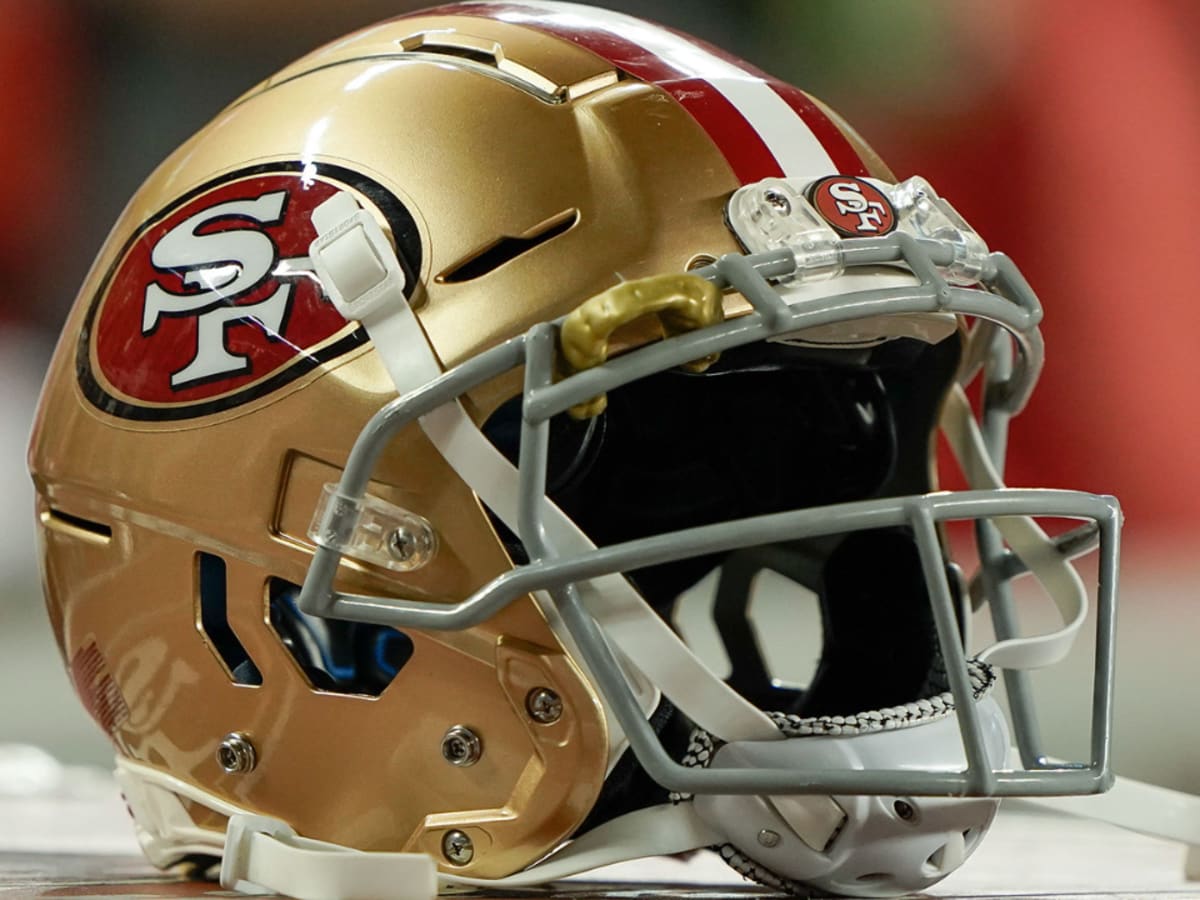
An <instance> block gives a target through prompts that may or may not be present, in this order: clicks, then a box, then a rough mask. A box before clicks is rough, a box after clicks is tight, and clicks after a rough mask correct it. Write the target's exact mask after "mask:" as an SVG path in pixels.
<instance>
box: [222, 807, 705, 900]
mask: <svg viewBox="0 0 1200 900" xmlns="http://www.w3.org/2000/svg"><path fill="white" fill-rule="evenodd" d="M723 839H724V836H723V835H722V834H721V833H720V832H717V831H715V830H713V829H712V828H710V827H709V826H708V825H706V824H704V822H703V821H702V820H701V819H700V818H699V816H697V815H696V814H695V811H694V809H693V808H692V805H691V804H690V803H680V804H678V805H670V804H668V805H664V806H652V807H649V808H648V809H642V810H639V811H637V812H634V813H629V814H628V815H624V816H621V817H620V818H618V819H613V820H612V821H610V822H607V823H606V824H604V825H601V826H600V827H598V828H595V829H593V830H592V831H589V832H588V833H587V834H586V835H584V836H583V837H581V838H579V839H578V840H575V841H572V842H571V843H569V844H567V845H565V846H564V847H563V848H561V849H560V850H558V851H556V852H555V853H552V854H551V855H550V856H548V857H547V858H546V859H544V860H542V861H541V862H540V863H538V864H537V865H535V866H532V867H530V868H529V869H526V870H525V871H523V872H518V873H517V874H515V875H510V876H508V877H507V878H493V879H482V878H462V877H458V876H455V875H448V874H444V873H443V874H439V873H438V871H437V867H436V866H435V865H434V862H433V858H432V857H431V856H429V855H428V854H425V853H380V852H375V853H365V852H362V851H359V850H352V849H350V848H348V847H342V846H340V845H338V844H328V843H325V842H324V841H314V840H310V839H308V838H303V837H300V836H298V835H297V834H296V833H295V831H293V830H292V829H291V828H290V827H288V826H287V825H286V824H284V823H283V822H280V821H279V820H277V819H268V818H263V817H261V816H248V815H235V816H233V817H231V818H230V820H229V827H228V829H227V830H226V838H225V853H224V855H223V857H222V860H221V885H222V887H225V888H228V889H230V890H235V891H239V892H241V893H244V894H262V893H279V894H286V895H287V896H289V897H296V898H298V900H378V898H380V897H388V898H391V900H431V898H433V897H435V896H437V893H438V890H439V888H441V887H448V886H451V885H469V886H474V887H488V888H519V887H529V886H531V885H538V884H546V883H548V882H551V881H559V880H561V879H563V878H566V877H568V876H570V875H576V874H578V873H580V872H586V871H588V870H590V869H596V868H599V867H600V866H606V865H609V864H610V863H615V862H622V861H624V860H627V859H636V858H638V857H643V856H664V855H667V854H672V853H683V852H686V851H688V850H695V849H696V848H698V847H707V846H710V845H712V844H714V843H717V842H718V841H719V840H723Z"/></svg>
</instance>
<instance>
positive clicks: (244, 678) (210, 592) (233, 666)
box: [196, 553, 263, 686]
mask: <svg viewBox="0 0 1200 900" xmlns="http://www.w3.org/2000/svg"><path fill="white" fill-rule="evenodd" d="M196 581H197V592H196V606H197V609H196V614H197V615H196V627H197V628H198V629H199V630H200V633H201V634H203V635H204V637H205V639H206V643H207V644H208V646H209V649H210V650H212V652H213V655H214V656H216V657H217V659H219V660H220V661H221V664H222V665H223V666H224V667H225V671H227V672H228V673H229V677H230V678H231V679H233V681H234V683H235V684H244V685H252V686H258V685H260V684H262V681H263V679H262V673H261V672H259V670H258V666H256V665H255V664H254V660H252V659H251V658H250V654H249V653H247V652H246V648H245V647H243V646H242V642H241V641H240V640H238V636H237V635H236V634H234V631H233V628H232V627H231V626H230V624H229V591H228V588H227V584H226V578H225V560H223V559H221V557H219V556H214V555H213V554H211V553H197V554H196Z"/></svg>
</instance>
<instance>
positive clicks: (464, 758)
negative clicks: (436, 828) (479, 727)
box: [442, 725, 483, 834]
mask: <svg viewBox="0 0 1200 900" xmlns="http://www.w3.org/2000/svg"><path fill="white" fill-rule="evenodd" d="M482 755H483V742H482V741H480V740H479V735H477V734H476V733H475V732H473V731H472V730H471V729H470V728H468V727H467V726H466V725H455V726H453V727H452V728H450V730H449V731H447V732H446V734H445V736H444V737H443V738H442V758H443V759H445V760H446V762H448V763H450V765H452V766H473V765H475V763H477V762H479V757H481V756H482ZM451 833H452V834H453V833H454V832H451Z"/></svg>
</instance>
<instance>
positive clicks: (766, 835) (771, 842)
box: [758, 828, 782, 847]
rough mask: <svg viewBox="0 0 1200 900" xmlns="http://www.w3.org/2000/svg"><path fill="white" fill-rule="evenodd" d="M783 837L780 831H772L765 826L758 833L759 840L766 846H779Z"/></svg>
mask: <svg viewBox="0 0 1200 900" xmlns="http://www.w3.org/2000/svg"><path fill="white" fill-rule="evenodd" d="M781 840H782V838H781V837H780V836H779V832H778V831H772V830H771V829H770V828H764V829H763V830H762V831H760V832H759V833H758V842H759V843H760V844H762V845H763V846H764V847H778V846H779V842H780V841H781Z"/></svg>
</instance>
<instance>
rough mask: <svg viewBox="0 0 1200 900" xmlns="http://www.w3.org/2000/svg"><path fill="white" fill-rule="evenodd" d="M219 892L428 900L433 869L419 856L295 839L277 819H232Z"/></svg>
mask: <svg viewBox="0 0 1200 900" xmlns="http://www.w3.org/2000/svg"><path fill="white" fill-rule="evenodd" d="M221 886H222V887H225V888H229V889H230V890H234V891H237V892H239V893H242V894H275V893H278V894H286V895H287V896H289V897H295V898H297V900H334V898H336V900H376V898H379V897H391V898H394V900H431V898H433V897H436V896H437V891H438V883H437V868H436V867H435V866H434V864H433V859H432V858H430V856H429V855H428V854H425V853H364V852H361V851H358V850H351V849H349V848H348V847H342V846H339V845H337V844H327V843H325V842H324V841H314V840H311V839H310V838H303V837H300V836H299V835H297V834H296V832H295V831H293V830H292V829H291V828H290V827H289V826H288V825H286V824H284V823H283V822H281V821H279V820H278V819H268V818H264V817H262V816H248V815H236V816H233V817H231V818H230V820H229V827H228V828H227V829H226V832H225V853H224V855H223V856H222V859H221Z"/></svg>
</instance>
